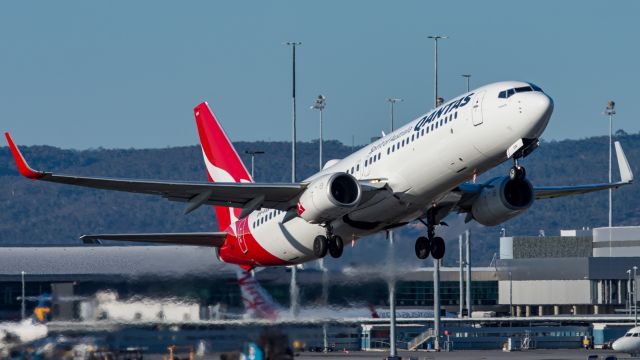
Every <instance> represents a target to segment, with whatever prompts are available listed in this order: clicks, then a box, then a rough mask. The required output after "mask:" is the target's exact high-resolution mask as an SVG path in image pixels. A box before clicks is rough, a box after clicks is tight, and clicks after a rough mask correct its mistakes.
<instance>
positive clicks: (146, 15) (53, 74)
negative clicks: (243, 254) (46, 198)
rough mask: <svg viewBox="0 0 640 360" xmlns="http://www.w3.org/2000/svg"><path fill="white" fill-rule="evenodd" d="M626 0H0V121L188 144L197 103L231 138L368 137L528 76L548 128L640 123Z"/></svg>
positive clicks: (599, 128) (99, 140) (557, 136)
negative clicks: (545, 100) (544, 96)
mask: <svg viewBox="0 0 640 360" xmlns="http://www.w3.org/2000/svg"><path fill="white" fill-rule="evenodd" d="M639 16H640V2H638V1H599V2H594V1H511V0H510V1H465V0H459V1H455V2H454V1H438V2H436V1H355V0H353V1H331V0H325V1H320V2H317V1H316V2H311V1H202V2H198V1H104V2H89V1H64V2H62V1H13V2H2V3H0V130H2V131H10V132H11V133H12V135H13V137H14V139H15V140H16V142H17V143H19V144H24V145H34V144H39V145H44V144H46V145H53V146H58V147H63V148H74V149H86V148H98V147H104V148H158V147H167V146H182V145H194V144H196V143H197V142H198V138H197V131H196V128H195V122H194V119H193V112H192V109H193V107H194V106H195V105H197V104H198V103H199V102H201V101H205V100H206V101H208V102H209V104H210V106H211V108H212V109H213V111H214V113H215V114H216V117H217V118H218V120H219V121H220V122H221V124H222V125H223V127H224V129H225V130H226V132H227V134H228V136H229V137H230V138H231V140H232V141H256V140H265V141H288V140H290V139H291V48H290V47H287V46H285V45H283V42H286V41H300V42H302V45H301V46H300V47H299V48H298V50H297V54H296V55H297V119H298V139H299V140H303V141H310V140H312V139H317V138H318V113H317V111H316V110H311V109H310V108H309V107H310V105H311V104H312V103H313V100H314V99H315V97H316V96H317V95H318V94H323V95H325V96H326V97H327V106H326V109H325V112H324V122H325V127H324V130H325V131H324V134H325V136H324V138H325V139H337V140H339V141H342V142H344V143H345V144H351V142H352V139H355V143H356V144H363V143H366V142H368V139H370V138H371V137H372V136H379V135H380V133H381V131H383V130H384V131H388V129H389V104H388V103H387V102H386V99H387V98H389V97H397V98H402V99H404V101H403V102H402V103H400V104H398V105H397V106H396V121H397V122H396V124H398V125H400V124H404V123H406V122H409V121H410V120H412V119H414V118H416V117H417V116H418V115H420V114H422V113H425V112H427V111H428V110H429V109H430V108H431V107H432V104H433V96H434V95H433V92H434V91H433V41H432V40H430V39H428V38H427V35H430V34H441V35H447V36H449V39H447V40H443V41H441V42H440V47H439V60H440V61H439V62H440V72H439V74H440V75H439V81H440V91H439V92H440V95H441V96H443V97H444V98H445V99H449V98H452V97H454V96H456V95H458V94H460V93H462V92H464V91H465V90H466V85H465V81H464V79H463V78H462V77H461V74H465V73H469V74H472V77H471V87H472V88H473V87H474V86H480V85H484V84H487V83H491V82H495V81H501V80H525V81H530V82H533V83H535V84H537V85H539V86H540V87H542V88H543V89H544V90H545V92H546V93H548V94H549V95H550V96H551V97H552V98H553V99H554V102H555V111H554V115H553V117H552V119H551V122H550V124H549V126H548V128H547V130H546V132H545V134H544V135H543V138H544V139H546V140H562V139H566V138H570V139H579V138H584V137H590V136H597V135H604V134H606V133H607V132H608V123H607V121H606V118H605V117H604V116H603V115H602V112H603V110H604V108H605V106H606V103H607V101H608V100H610V99H613V100H615V101H616V110H617V115H616V116H615V119H614V131H615V130H617V129H624V130H625V131H627V132H638V131H640V121H638V120H639V118H640V107H634V104H637V103H636V101H637V96H638V90H637V88H638V83H639V80H640V68H639V65H640V46H639V45H638V44H640V42H638V39H637V36H638V34H640V21H638V19H639Z"/></svg>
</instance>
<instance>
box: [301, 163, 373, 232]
mask: <svg viewBox="0 0 640 360" xmlns="http://www.w3.org/2000/svg"><path fill="white" fill-rule="evenodd" d="M361 195H362V189H361V188H360V184H359V183H358V180H356V178H354V177H353V176H351V175H349V174H347V173H333V174H327V175H323V176H321V177H319V178H317V179H315V180H313V181H312V182H311V184H309V186H308V187H307V190H305V192H304V193H302V196H300V200H299V201H298V215H300V217H301V218H303V219H305V220H306V221H308V222H310V223H312V224H320V223H323V222H327V221H331V220H335V219H337V218H339V217H341V216H343V215H346V214H347V213H348V212H349V211H350V210H351V209H352V208H354V207H356V206H358V204H359V203H360V198H361Z"/></svg>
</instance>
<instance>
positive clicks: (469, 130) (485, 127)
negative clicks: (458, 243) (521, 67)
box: [248, 81, 553, 263]
mask: <svg viewBox="0 0 640 360" xmlns="http://www.w3.org/2000/svg"><path fill="white" fill-rule="evenodd" d="M528 85H529V84H528V83H524V82H517V81H508V82H499V83H493V84H490V85H487V86H483V87H481V88H478V89H475V90H473V91H471V92H469V93H466V94H463V95H461V96H457V97H455V98H453V99H452V100H451V101H449V102H446V103H444V104H443V105H441V106H440V107H438V108H437V109H434V110H432V111H430V112H429V113H427V114H425V115H423V116H420V117H419V118H417V119H415V120H413V121H411V122H409V123H408V124H407V125H405V126H403V127H401V128H399V129H398V130H396V131H394V132H392V133H390V134H387V135H386V136H384V137H382V138H381V139H379V140H377V141H375V142H373V143H371V144H369V145H367V146H365V147H363V148H361V149H360V150H358V151H356V152H355V153H353V154H351V155H349V156H347V157H346V158H344V159H341V160H339V161H332V162H331V163H329V164H328V165H329V166H325V168H324V169H323V170H322V171H320V172H318V173H316V174H314V175H313V176H311V177H310V178H308V179H306V180H305V181H307V182H308V181H311V180H313V179H314V178H317V177H319V176H322V175H325V174H330V173H336V172H346V173H349V174H351V175H353V176H354V177H355V178H356V179H358V180H367V179H377V180H379V181H380V182H384V183H386V184H387V186H388V189H389V190H390V191H379V192H377V194H376V195H375V196H373V198H371V199H367V200H366V201H363V202H362V203H360V204H359V206H358V207H357V208H356V209H355V210H353V211H352V212H351V213H350V214H349V215H348V217H349V220H350V221H348V222H345V221H344V220H343V219H342V218H341V219H337V220H335V221H334V222H332V223H331V227H332V228H333V231H334V233H335V234H337V235H340V236H341V237H342V238H343V239H344V240H345V242H349V241H350V240H355V239H357V238H359V237H362V236H365V235H368V234H372V233H375V232H378V231H380V230H382V229H384V228H386V227H389V226H392V225H394V224H402V223H406V222H409V221H413V220H415V219H416V218H419V217H421V216H424V214H425V210H426V209H428V208H429V206H431V205H432V204H436V203H438V201H440V200H441V199H442V198H443V197H445V196H447V195H448V194H449V193H450V192H451V190H453V189H455V188H456V187H457V186H458V185H459V184H461V183H462V182H464V181H467V180H469V179H471V178H473V177H474V176H476V175H479V174H481V173H483V172H485V171H487V170H488V169H491V168H493V167H495V166H496V165H498V164H500V163H502V162H504V161H505V160H507V149H508V148H509V147H510V146H511V145H512V144H513V143H514V142H516V141H517V140H519V139H538V138H539V137H540V135H541V134H542V132H543V131H544V129H545V128H546V126H547V123H548V121H549V118H550V116H551V112H552V110H553V101H552V100H551V98H550V97H549V96H547V95H546V94H544V93H543V92H541V91H528V92H522V93H515V94H514V95H512V96H510V97H508V98H500V97H499V95H498V94H499V92H501V91H504V90H507V89H514V88H518V87H522V86H528ZM456 103H457V105H458V106H456V105H455V104H456ZM450 104H454V105H450ZM440 110H442V111H441V112H440ZM445 110H447V111H445ZM438 112H440V115H439V116H437V117H436V116H432V117H429V116H430V115H431V114H432V113H434V114H437V113H438ZM429 119H431V121H428V120H429ZM284 215H285V213H284V212H282V211H277V210H270V209H263V210H259V211H256V212H253V213H252V214H250V215H249V221H248V224H249V226H250V231H251V233H252V235H253V236H254V237H255V239H256V241H257V242H258V243H259V244H260V245H261V246H262V247H263V248H264V249H265V250H266V251H268V252H269V253H270V254H272V255H274V256H276V257H278V258H280V259H282V260H284V261H289V262H295V263H301V262H305V261H309V260H311V259H313V258H314V255H313V251H312V247H313V240H314V238H315V237H316V236H317V235H324V234H325V231H326V230H325V228H324V227H322V226H320V225H314V224H310V223H308V222H306V221H305V220H303V219H301V218H296V219H294V220H291V221H288V222H287V223H285V224H283V223H282V220H283V217H284ZM358 222H361V223H367V226H354V224H359V223H358Z"/></svg>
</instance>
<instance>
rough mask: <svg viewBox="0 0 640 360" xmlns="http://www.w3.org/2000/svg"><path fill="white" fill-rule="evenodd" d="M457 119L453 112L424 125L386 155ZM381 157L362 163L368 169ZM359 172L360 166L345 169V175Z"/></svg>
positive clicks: (376, 155) (389, 148) (391, 148)
mask: <svg viewBox="0 0 640 360" xmlns="http://www.w3.org/2000/svg"><path fill="white" fill-rule="evenodd" d="M457 118H458V112H457V111H456V112H454V113H452V114H449V115H448V116H445V117H443V118H442V119H440V120H439V121H434V122H432V123H431V125H426V126H424V127H423V128H422V129H420V131H418V132H414V133H413V134H411V136H407V137H406V138H405V139H402V140H401V141H398V142H397V143H395V144H393V145H391V146H389V147H388V148H387V155H391V153H393V152H395V151H396V150H400V148H403V147H405V146H407V145H409V143H412V142H414V141H415V140H418V139H419V138H420V137H421V136H425V135H427V134H429V133H430V132H433V131H435V130H436V129H438V128H439V127H441V126H443V125H445V124H447V123H450V122H452V121H453V120H455V119H457ZM381 157H382V154H381V153H377V154H375V155H373V156H371V157H369V158H368V159H366V160H365V161H364V166H365V167H368V166H369V165H371V164H373V163H375V162H376V161H378V160H380V158H381ZM358 171H360V164H357V165H354V166H352V167H351V169H347V171H346V172H347V174H351V175H353V174H355V173H356V172H358Z"/></svg>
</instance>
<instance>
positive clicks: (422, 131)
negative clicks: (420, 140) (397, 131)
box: [420, 128, 428, 136]
mask: <svg viewBox="0 0 640 360" xmlns="http://www.w3.org/2000/svg"><path fill="white" fill-rule="evenodd" d="M427 129H428V128H427ZM420 132H421V133H422V136H424V128H422V130H420Z"/></svg>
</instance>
